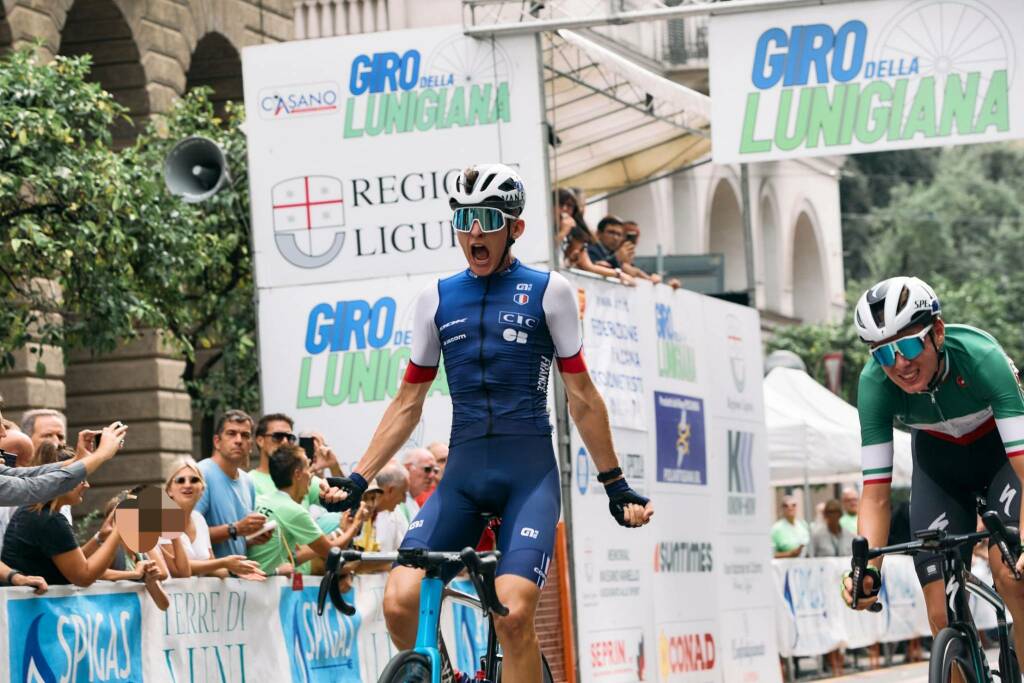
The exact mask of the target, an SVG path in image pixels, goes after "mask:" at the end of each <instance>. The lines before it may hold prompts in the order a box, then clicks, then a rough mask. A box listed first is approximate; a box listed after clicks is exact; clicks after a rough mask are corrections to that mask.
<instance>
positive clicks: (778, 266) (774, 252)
mask: <svg viewBox="0 0 1024 683" xmlns="http://www.w3.org/2000/svg"><path fill="white" fill-rule="evenodd" d="M778 207H779V203H778V200H777V199H776V198H775V190H774V188H773V187H772V185H771V183H769V182H765V183H764V185H762V187H761V192H760V198H759V201H758V212H757V215H758V216H759V218H760V224H761V250H760V251H761V255H762V257H763V260H764V267H763V268H762V270H761V272H762V280H763V282H764V295H765V299H764V302H765V308H767V309H768V310H771V311H776V312H778V311H779V310H780V309H781V307H782V254H783V252H784V251H785V249H784V244H785V243H784V242H783V237H782V231H781V230H780V226H779V208H778Z"/></svg>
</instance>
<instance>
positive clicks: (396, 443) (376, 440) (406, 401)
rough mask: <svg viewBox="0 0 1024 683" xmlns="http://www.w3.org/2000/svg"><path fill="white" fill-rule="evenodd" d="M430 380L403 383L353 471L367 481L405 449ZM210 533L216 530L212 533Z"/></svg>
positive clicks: (419, 413) (428, 389)
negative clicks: (400, 449) (399, 451)
mask: <svg viewBox="0 0 1024 683" xmlns="http://www.w3.org/2000/svg"><path fill="white" fill-rule="evenodd" d="M430 385H431V382H430V381H425V382H415V383H414V382H409V381H408V380H404V381H403V382H402V384H401V386H399V387H398V393H397V394H395V398H394V400H393V401H391V403H390V405H388V407H387V409H386V410H385V411H384V417H382V418H381V420H380V424H379V425H377V430H376V431H375V432H374V433H373V438H372V439H371V440H370V445H369V446H368V447H367V449H366V452H365V453H364V454H363V457H362V458H360V459H359V464H357V465H356V466H355V468H354V470H353V471H355V472H358V473H359V474H361V475H363V476H364V477H365V478H366V479H367V480H370V479H372V478H373V477H375V476H377V472H379V471H380V470H381V468H382V467H384V465H386V464H387V462H388V461H389V460H391V458H393V457H395V453H397V452H398V449H399V448H401V447H402V444H404V443H405V442H406V441H408V439H409V436H410V435H411V434H412V430H413V429H415V428H416V425H417V424H419V421H420V415H421V413H422V412H423V401H425V400H426V398H427V392H428V391H430ZM210 531H211V533H212V532H213V530H212V529H211V530H210Z"/></svg>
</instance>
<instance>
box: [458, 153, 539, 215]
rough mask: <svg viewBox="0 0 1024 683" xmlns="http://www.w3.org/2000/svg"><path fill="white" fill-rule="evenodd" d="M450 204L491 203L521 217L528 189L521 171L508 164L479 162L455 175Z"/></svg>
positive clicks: (471, 204)
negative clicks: (456, 176) (520, 173)
mask: <svg viewBox="0 0 1024 683" xmlns="http://www.w3.org/2000/svg"><path fill="white" fill-rule="evenodd" d="M448 205H449V206H450V207H451V208H452V210H454V209H458V208H460V207H464V206H489V207H492V208H495V209H499V210H501V211H503V212H505V213H507V214H509V215H511V216H516V217H518V216H520V215H522V213H523V207H524V206H526V190H525V189H524V187H523V179H522V178H520V177H519V174H518V173H516V172H515V170H513V169H511V168H509V167H508V166H506V165H505V164H476V165H474V166H470V167H469V168H467V169H465V170H464V171H462V173H460V174H459V177H458V178H456V179H455V187H454V189H453V190H452V193H451V195H450V196H449V198H448Z"/></svg>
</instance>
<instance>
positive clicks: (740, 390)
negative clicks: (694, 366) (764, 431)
mask: <svg viewBox="0 0 1024 683" xmlns="http://www.w3.org/2000/svg"><path fill="white" fill-rule="evenodd" d="M704 316H705V324H706V326H705V340H706V342H707V344H708V345H709V347H710V348H714V349H717V352H716V353H713V354H710V358H709V359H708V361H709V363H708V365H709V368H710V374H711V375H712V376H713V377H714V378H715V380H716V381H713V382H710V384H709V390H710V391H709V400H708V403H709V408H708V410H709V412H711V413H712V414H713V415H714V416H715V417H728V418H734V419H740V420H749V421H751V422H756V423H758V424H764V392H763V391H762V389H761V378H762V376H763V374H764V373H763V363H762V358H761V353H762V352H761V320H760V316H759V315H758V312H757V310H756V309H753V308H748V307H746V306H738V305H736V304H731V303H729V302H727V301H720V300H718V299H712V298H710V297H708V298H705V299H704Z"/></svg>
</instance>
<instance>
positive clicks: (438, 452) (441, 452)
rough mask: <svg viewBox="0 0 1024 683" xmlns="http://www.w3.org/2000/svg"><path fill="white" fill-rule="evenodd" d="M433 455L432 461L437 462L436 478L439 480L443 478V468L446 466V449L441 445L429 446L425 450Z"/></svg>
mask: <svg viewBox="0 0 1024 683" xmlns="http://www.w3.org/2000/svg"><path fill="white" fill-rule="evenodd" d="M427 450H429V451H430V452H431V453H433V454H434V460H435V462H437V470H438V472H437V478H438V479H441V477H443V476H444V468H445V467H446V466H447V465H448V447H447V446H445V445H444V444H442V443H435V444H431V445H430V447H429V448H428V449H427Z"/></svg>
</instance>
